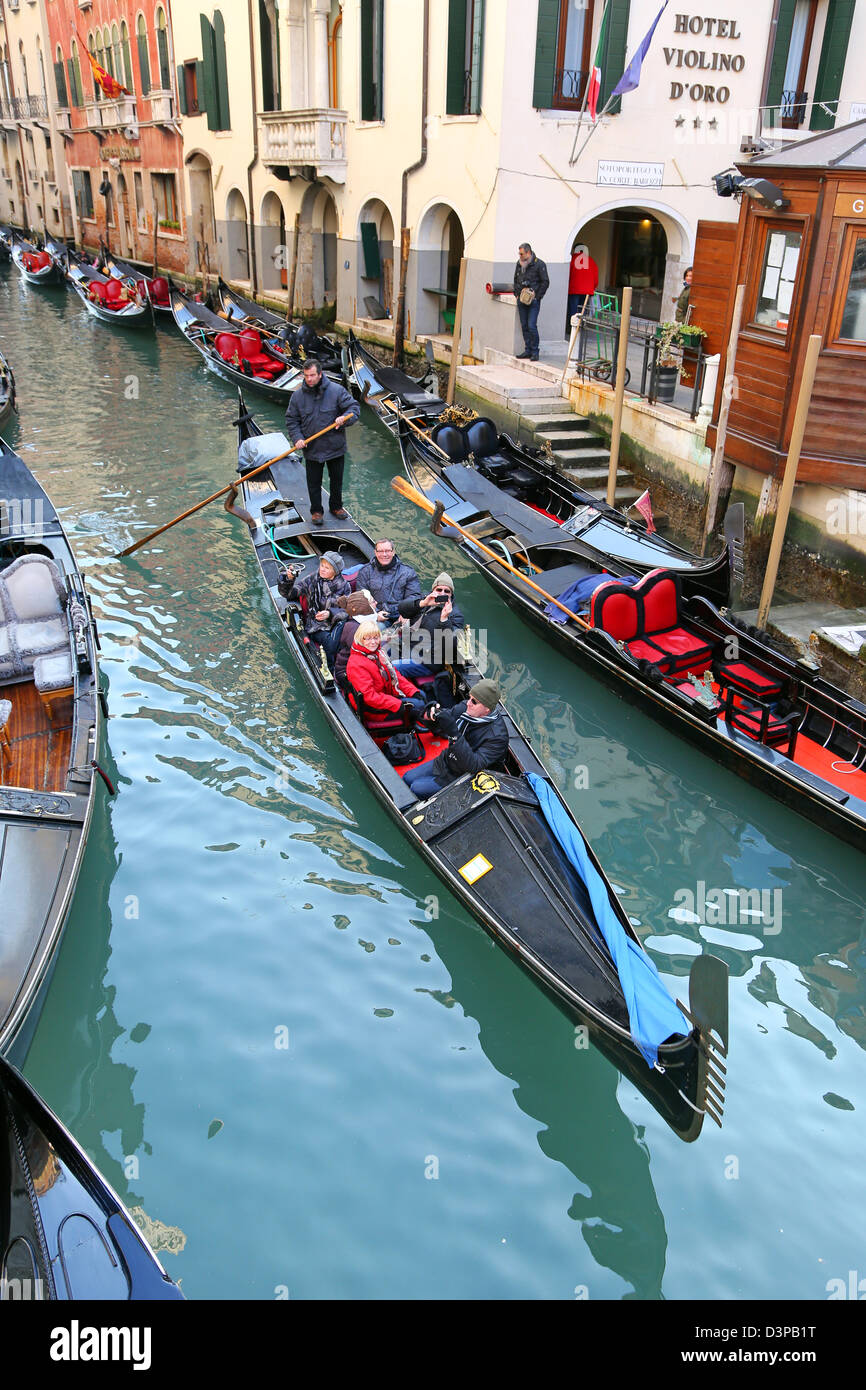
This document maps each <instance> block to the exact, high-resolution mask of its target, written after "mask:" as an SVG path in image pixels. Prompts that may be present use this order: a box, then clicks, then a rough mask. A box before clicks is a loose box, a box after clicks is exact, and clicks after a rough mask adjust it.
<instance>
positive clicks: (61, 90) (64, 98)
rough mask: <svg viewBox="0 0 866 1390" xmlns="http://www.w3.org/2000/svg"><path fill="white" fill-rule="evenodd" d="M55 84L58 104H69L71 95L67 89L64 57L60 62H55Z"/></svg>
mask: <svg viewBox="0 0 866 1390" xmlns="http://www.w3.org/2000/svg"><path fill="white" fill-rule="evenodd" d="M54 85H55V87H56V88H57V104H58V106H68V105H69V96H68V94H67V91H66V69H65V68H64V66H63V60H62V59H61V60H60V62H59V63H55V64H54Z"/></svg>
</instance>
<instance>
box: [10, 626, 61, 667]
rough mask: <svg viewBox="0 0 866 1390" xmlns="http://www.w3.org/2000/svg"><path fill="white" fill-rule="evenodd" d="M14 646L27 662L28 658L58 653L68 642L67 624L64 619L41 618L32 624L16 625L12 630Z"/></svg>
mask: <svg viewBox="0 0 866 1390" xmlns="http://www.w3.org/2000/svg"><path fill="white" fill-rule="evenodd" d="M11 631H12V645H13V647H14V648H15V650H16V651H17V653H18V655H19V656H20V657H21V658H22V659H23V660H24V661H25V662H26V661H27V659H28V657H29V658H31V659H32V658H33V657H36V656H44V655H45V653H46V652H56V651H57V648H58V647H62V646H63V643H64V641H65V640H66V624H65V623H64V621H63V619H62V618H40V619H36V620H35V621H34V622H31V623H15V624H14V626H13V627H12V629H11Z"/></svg>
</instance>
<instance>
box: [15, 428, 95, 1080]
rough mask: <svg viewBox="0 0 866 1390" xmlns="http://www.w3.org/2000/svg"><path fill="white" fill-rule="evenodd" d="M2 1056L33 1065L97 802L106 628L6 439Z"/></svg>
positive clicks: (48, 510) (42, 498)
mask: <svg viewBox="0 0 866 1390" xmlns="http://www.w3.org/2000/svg"><path fill="white" fill-rule="evenodd" d="M0 497H2V499H3V500H2V502H0V1053H4V1054H6V1055H8V1056H9V1057H10V1058H11V1059H12V1060H14V1061H21V1060H23V1058H24V1056H25V1055H26V1051H27V1047H28V1046H29V1042H30V1038H31V1036H32V1033H33V1030H34V1028H35V1026H36V1022H37V1020H38V1017H39V1013H40V1010H41V1007H42V1003H43V1001H44V998H45V995H46V993H47V989H48V984H49V981H50V978H51V973H52V970H53V968H54V963H55V961H56V959H57V953H58V950H59V948H60V942H61V939H62V936H63V929H64V927H65V925H66V919H67V915H68V912H69V906H70V903H71V900H72V894H73V892H74V889H75V884H76V881H77V878H78V874H79V872H80V869H81V862H82V859H83V856H84V848H85V844H86V841H87V833H88V829H89V826H90V821H91V817H92V815H93V809H94V805H95V802H96V796H97V791H96V788H97V785H98V774H97V771H96V761H95V760H96V759H97V757H98V753H97V749H98V747H99V736H100V730H101V727H102V708H101V702H100V691H99V683H98V671H97V664H96V650H97V648H96V628H95V626H94V623H93V619H92V617H91V614H90V605H89V600H88V598H87V595H86V592H85V588H84V580H83V579H82V577H81V573H80V571H79V569H78V567H77V565H76V563H75V558H74V556H73V554H72V550H71V548H70V546H69V542H68V541H67V539H66V536H65V534H64V532H63V528H62V526H61V525H60V521H59V519H58V517H57V513H56V512H55V510H54V508H53V507H52V505H51V502H50V500H49V498H48V496H47V495H46V493H45V492H44V490H43V489H42V488H41V487H40V485H39V484H38V483H37V481H36V479H35V478H34V477H33V474H32V473H31V472H30V470H29V469H28V468H27V467H26V465H25V464H24V463H23V461H22V460H21V459H20V458H19V457H18V456H17V454H15V453H13V452H12V450H11V449H10V448H9V447H8V446H7V445H6V444H5V443H3V441H2V440H0Z"/></svg>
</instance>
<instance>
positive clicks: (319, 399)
mask: <svg viewBox="0 0 866 1390" xmlns="http://www.w3.org/2000/svg"><path fill="white" fill-rule="evenodd" d="M360 416H361V407H360V405H359V404H358V402H357V401H356V400H354V398H353V397H352V396H350V394H349V392H348V391H347V390H346V388H345V387H344V386H339V385H338V384H337V382H336V381H329V380H328V378H327V377H326V376H324V374H323V372H322V364H321V363H320V362H318V361H316V359H315V358H312V357H309V358H307V360H306V362H305V363H304V384H303V386H300V387H299V388H298V390H297V391H295V392H294V393H293V395H292V399H291V400H290V402H289V407H288V410H287V411H286V427H287V429H288V431H289V438H290V439H291V440H292V441H293V442H294V446H295V448H296V449H303V450H304V452H305V459H306V465H307V490H308V492H309V494H310V512H311V516H312V522H313V525H314V526H321V525H322V523H323V521H324V519H325V514H324V511H323V507H322V477H323V475H324V471H325V468H326V467H327V470H328V490H329V492H330V502H329V508H328V509H329V511H330V513H331V515H332V516H336V517H339V519H340V520H341V521H344V520H345V519H346V517H347V516H348V512H346V511H344V509H343V471H344V468H345V462H346V435H345V426H346V425H353V424H354V423H355V421H356V420H358V419H360ZM329 425H336V426H337V428H336V429H335V430H329V431H328V433H327V434H326V435H324V436H323V437H322V438H321V439H315V440H312V436H313V435H314V434H318V433H319V431H320V430H324V429H327V427H328V426H329ZM308 439H310V440H312V442H311V443H310V444H309V445H308V444H307V440H308Z"/></svg>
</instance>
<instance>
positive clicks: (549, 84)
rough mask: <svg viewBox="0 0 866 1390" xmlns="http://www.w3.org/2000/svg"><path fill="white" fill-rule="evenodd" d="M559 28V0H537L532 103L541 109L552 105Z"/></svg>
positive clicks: (546, 108) (544, 109)
mask: <svg viewBox="0 0 866 1390" xmlns="http://www.w3.org/2000/svg"><path fill="white" fill-rule="evenodd" d="M558 29H559V0H538V25H537V27H536V30H535V80H534V83H533V88H532V105H533V106H535V107H537V108H538V109H539V110H541V111H546V110H548V109H549V108H550V107H551V106H552V105H553V84H554V81H555V75H556V38H557V31H558Z"/></svg>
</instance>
